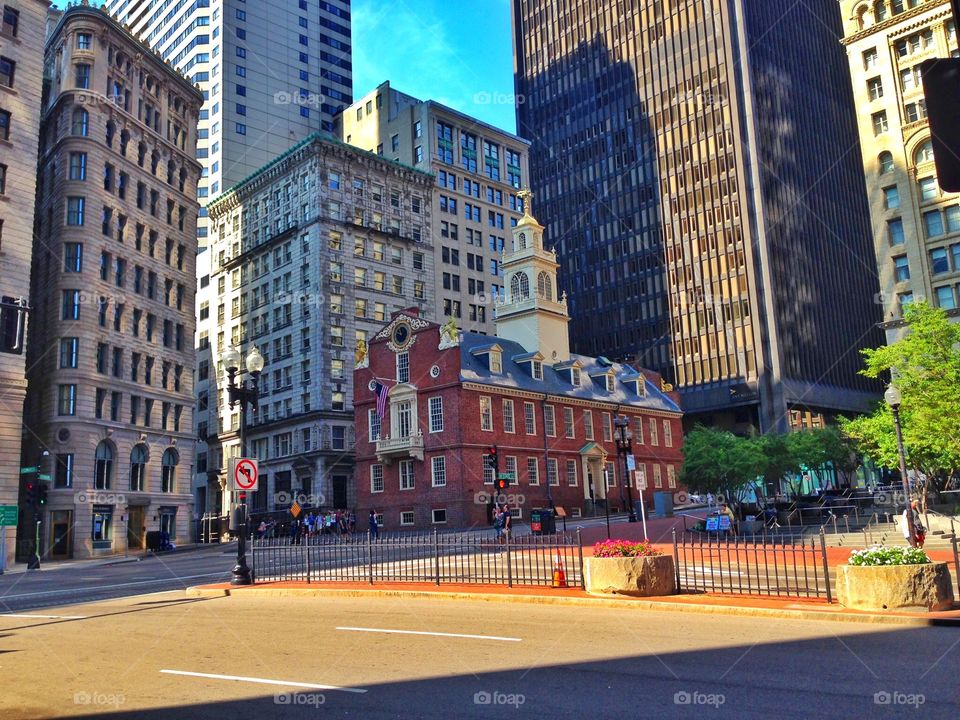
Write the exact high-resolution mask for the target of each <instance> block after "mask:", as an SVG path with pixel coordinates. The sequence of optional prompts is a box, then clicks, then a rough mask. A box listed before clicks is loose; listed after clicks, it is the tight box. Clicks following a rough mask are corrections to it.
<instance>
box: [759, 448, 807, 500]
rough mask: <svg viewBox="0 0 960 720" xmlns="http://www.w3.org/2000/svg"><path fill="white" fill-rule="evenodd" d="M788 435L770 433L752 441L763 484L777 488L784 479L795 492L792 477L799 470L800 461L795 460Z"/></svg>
mask: <svg viewBox="0 0 960 720" xmlns="http://www.w3.org/2000/svg"><path fill="white" fill-rule="evenodd" d="M788 437H789V436H788V435H779V434H777V433H770V434H769V435H763V436H762V437H759V438H757V439H756V440H754V442H755V443H756V445H757V450H758V452H759V454H760V474H761V475H763V479H764V480H765V481H766V482H765V484H766V485H767V486H768V487H769V486H771V485H772V486H773V487H775V488H777V490H779V489H780V487H781V483H782V481H783V480H784V479H786V480H787V482H788V484H789V485H790V487H791V491H793V492H794V494H796V490H795V489H794V488H793V483H792V479H793V477H794V476H795V474H796V473H798V472H799V471H800V463H799V462H797V459H796V453H795V452H794V451H793V449H792V448H791V446H790V443H789V442H788Z"/></svg>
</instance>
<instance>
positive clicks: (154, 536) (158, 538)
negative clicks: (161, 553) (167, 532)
mask: <svg viewBox="0 0 960 720" xmlns="http://www.w3.org/2000/svg"><path fill="white" fill-rule="evenodd" d="M162 535H163V534H162V533H161V532H160V531H159V530H148V531H147V550H152V551H153V552H156V551H158V550H160V548H161V547H162V546H163V538H162Z"/></svg>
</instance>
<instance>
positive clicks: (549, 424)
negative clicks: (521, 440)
mask: <svg viewBox="0 0 960 720" xmlns="http://www.w3.org/2000/svg"><path fill="white" fill-rule="evenodd" d="M543 431H544V432H545V433H546V434H547V437H556V436H557V411H556V409H555V408H554V407H553V405H544V406H543Z"/></svg>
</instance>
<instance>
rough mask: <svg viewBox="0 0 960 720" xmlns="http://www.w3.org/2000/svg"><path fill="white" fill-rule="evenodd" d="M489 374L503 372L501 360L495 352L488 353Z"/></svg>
mask: <svg viewBox="0 0 960 720" xmlns="http://www.w3.org/2000/svg"><path fill="white" fill-rule="evenodd" d="M490 372H492V373H497V374H498V375H499V374H500V373H502V372H503V358H502V356H501V355H500V353H499V352H497V351H496V350H494V351H492V352H491V353H490Z"/></svg>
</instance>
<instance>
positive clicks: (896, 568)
mask: <svg viewBox="0 0 960 720" xmlns="http://www.w3.org/2000/svg"><path fill="white" fill-rule="evenodd" d="M837 600H838V602H839V603H840V604H841V605H843V606H844V607H848V608H854V609H857V610H896V609H902V610H918V609H920V610H948V609H950V607H951V606H952V605H953V585H952V582H951V578H950V571H949V570H948V568H947V564H946V563H923V564H920V565H840V566H839V567H838V568H837Z"/></svg>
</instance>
